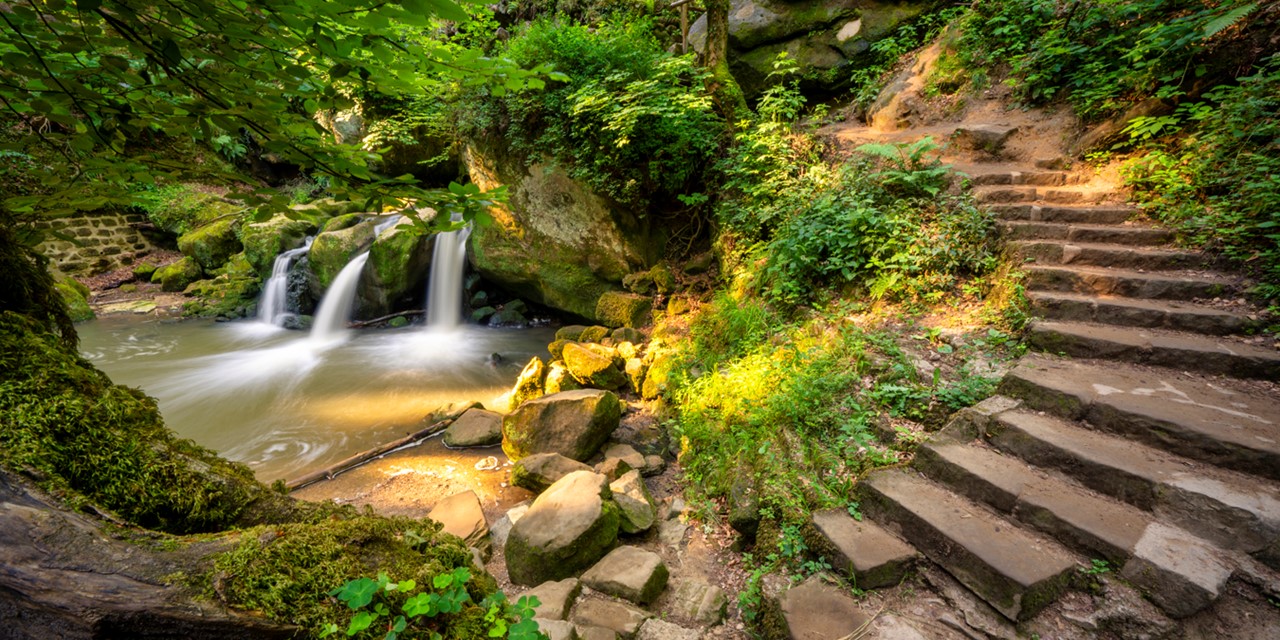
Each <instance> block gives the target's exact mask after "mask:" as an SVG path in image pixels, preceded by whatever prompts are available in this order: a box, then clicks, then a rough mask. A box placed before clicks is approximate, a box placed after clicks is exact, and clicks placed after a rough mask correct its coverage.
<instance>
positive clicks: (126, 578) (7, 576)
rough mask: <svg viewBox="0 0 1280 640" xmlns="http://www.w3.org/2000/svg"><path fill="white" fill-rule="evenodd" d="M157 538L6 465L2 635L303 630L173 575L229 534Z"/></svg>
mask: <svg viewBox="0 0 1280 640" xmlns="http://www.w3.org/2000/svg"><path fill="white" fill-rule="evenodd" d="M128 538H134V539H133V540H129V539H128ZM155 542H156V540H155V539H154V536H152V535H151V534H149V533H147V532H144V531H141V530H137V529H131V528H120V527H117V526H114V525H112V524H111V523H108V522H104V521H102V520H98V519H96V518H93V517H90V516H85V515H81V514H78V513H73V512H70V511H67V510H66V509H65V508H64V507H63V506H62V505H61V504H59V502H58V501H57V500H55V499H53V498H50V497H49V496H47V495H45V494H44V493H43V492H41V491H40V490H38V489H36V488H35V487H34V486H33V485H32V483H30V482H28V481H27V480H26V479H24V478H21V477H19V476H16V475H14V474H11V473H9V472H8V471H5V470H3V469H0V637H5V638H22V639H28V638H30V639H33V640H34V639H44V638H49V639H54V638H58V639H70V640H82V639H90V638H173V639H174V640H178V639H191V640H213V639H222V638H226V639H231V638H271V639H274V638H291V637H294V635H295V634H296V633H297V632H298V629H297V628H295V627H289V626H285V625H280V624H275V623H271V622H267V621H263V620H260V619H258V618H254V617H250V616H246V615H240V614H236V613H234V612H229V611H227V610H225V609H221V608H219V607H216V606H214V605H212V604H209V603H207V602H202V601H201V598H200V594H199V593H196V592H195V590H193V589H190V588H188V587H184V586H181V585H177V584H173V582H174V580H173V578H171V577H170V576H178V575H182V574H186V575H195V574H196V573H197V572H199V571H200V567H201V566H202V565H203V564H205V560H204V559H205V558H207V557H208V555H209V554H212V553H215V552H218V551H224V550H226V549H227V548H229V547H230V545H231V542H230V541H226V542H223V541H220V540H217V539H215V540H212V541H205V542H200V543H197V544H193V545H189V546H185V548H180V549H179V550H177V551H167V550H163V549H162V548H159V546H158V545H156V544H155Z"/></svg>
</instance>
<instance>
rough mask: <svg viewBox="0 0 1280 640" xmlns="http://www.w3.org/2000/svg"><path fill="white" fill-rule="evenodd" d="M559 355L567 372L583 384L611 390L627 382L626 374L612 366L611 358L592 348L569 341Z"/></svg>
mask: <svg viewBox="0 0 1280 640" xmlns="http://www.w3.org/2000/svg"><path fill="white" fill-rule="evenodd" d="M561 355H563V356H564V364H565V367H566V368H567V369H568V370H569V373H570V374H571V375H572V376H573V377H574V379H575V380H577V381H578V382H579V383H581V384H582V385H584V386H588V387H594V388H597V389H610V390H613V389H617V388H618V387H621V386H622V385H624V384H626V383H627V378H626V376H624V375H623V374H622V372H621V371H619V370H618V368H617V367H616V366H614V363H613V358H611V357H609V356H608V355H605V354H602V353H599V352H597V351H596V350H594V349H589V348H587V347H585V346H582V345H580V344H578V343H576V342H571V343H569V344H567V345H565V346H564V351H563V352H561Z"/></svg>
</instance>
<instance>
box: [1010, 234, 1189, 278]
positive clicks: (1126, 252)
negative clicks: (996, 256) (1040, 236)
mask: <svg viewBox="0 0 1280 640" xmlns="http://www.w3.org/2000/svg"><path fill="white" fill-rule="evenodd" d="M1010 244H1011V246H1012V248H1013V251H1014V255H1016V256H1018V257H1020V258H1021V259H1022V260H1023V261H1024V262H1035V263H1038V264H1050V265H1052V264H1074V265H1084V266H1090V267H1115V268H1119V269H1142V270H1145V271H1167V270H1173V269H1191V268H1195V267H1202V266H1204V264H1205V263H1206V262H1210V260H1208V259H1207V258H1206V257H1205V256H1204V254H1202V253H1198V252H1195V251H1183V250H1179V249H1155V248H1149V247H1135V246H1132V245H1124V244H1107V243H1096V242H1071V241H1065V240H1015V241H1013V242H1012V243H1010Z"/></svg>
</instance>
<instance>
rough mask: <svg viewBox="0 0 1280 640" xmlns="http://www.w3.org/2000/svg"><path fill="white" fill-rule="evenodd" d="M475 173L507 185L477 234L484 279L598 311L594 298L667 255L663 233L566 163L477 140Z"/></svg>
mask: <svg viewBox="0 0 1280 640" xmlns="http://www.w3.org/2000/svg"><path fill="white" fill-rule="evenodd" d="M466 159H467V165H468V169H469V171H470V175H471V179H472V181H473V182H475V183H476V184H478V185H479V186H480V187H482V188H485V189H491V188H496V187H498V186H501V185H506V186H507V187H508V188H509V190H510V191H509V193H510V197H509V199H508V201H507V203H506V205H504V206H499V207H495V208H493V209H492V210H491V211H490V213H491V215H492V224H487V225H480V226H477V227H476V228H475V230H474V231H473V232H472V234H471V239H470V247H471V253H470V257H471V262H472V264H473V265H474V266H475V267H476V269H477V270H478V271H479V272H480V273H481V274H482V275H483V276H484V277H485V279H486V280H489V281H492V282H496V283H498V284H501V285H502V286H503V287H505V288H507V289H509V290H512V291H520V292H521V295H522V296H524V297H526V298H528V299H529V300H532V301H534V302H538V303H541V304H544V305H546V306H549V307H552V308H555V309H559V310H562V311H567V312H569V313H572V314H575V315H578V316H582V317H584V318H594V317H595V313H596V299H597V298H599V297H600V295H601V294H603V293H605V292H606V291H610V290H612V289H615V288H616V287H617V284H618V283H620V282H621V281H622V278H623V276H625V275H627V274H628V273H631V272H633V271H636V270H640V269H647V268H648V267H649V265H650V264H652V263H653V262H655V261H656V260H657V257H658V255H660V254H661V251H662V245H663V233H662V230H661V229H658V228H656V227H654V226H652V225H651V223H650V220H649V218H648V217H645V216H642V215H640V214H641V213H642V212H634V211H629V210H627V209H625V208H623V207H621V206H619V205H617V204H615V203H613V202H610V201H608V200H607V199H605V198H602V197H600V196H599V195H596V194H595V193H593V192H591V191H590V190H588V189H586V188H585V187H584V186H583V185H581V184H579V183H577V182H575V181H573V180H572V179H570V178H569V177H568V176H567V175H566V174H565V173H564V171H563V170H561V169H559V168H556V167H553V166H545V165H538V164H534V165H532V166H526V162H525V159H524V158H520V157H515V156H512V155H511V154H510V153H509V152H507V151H506V150H505V149H503V148H501V147H500V146H499V145H497V144H490V143H488V142H480V141H473V142H472V144H471V146H470V147H469V149H468V152H467V154H466Z"/></svg>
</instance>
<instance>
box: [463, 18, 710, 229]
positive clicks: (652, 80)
mask: <svg viewBox="0 0 1280 640" xmlns="http://www.w3.org/2000/svg"><path fill="white" fill-rule="evenodd" d="M505 55H506V56H508V57H510V58H511V59H513V60H515V61H516V62H518V63H519V64H521V65H525V66H532V65H551V66H552V67H554V68H555V69H557V70H560V71H563V72H565V73H567V74H569V75H568V76H565V75H560V76H556V77H557V78H559V79H560V81H557V82H552V83H551V84H550V85H549V86H548V87H547V88H546V90H544V91H541V92H527V93H522V94H519V95H503V96H495V95H492V94H490V95H487V96H481V97H478V98H476V99H475V100H474V101H473V102H472V103H471V104H470V105H468V106H466V107H464V109H463V113H462V126H463V127H464V129H467V130H470V131H472V132H473V133H489V134H495V135H500V136H502V138H503V139H504V141H505V142H506V143H507V144H509V145H510V146H511V147H512V148H513V149H515V150H517V151H519V152H522V153H524V154H525V155H526V156H527V157H528V159H529V161H530V162H536V161H539V160H540V159H550V160H554V161H555V162H557V163H559V164H560V165H561V166H563V167H564V168H565V169H566V170H567V171H568V172H569V174H570V175H571V176H572V177H574V178H575V179H578V180H581V181H583V182H584V183H586V184H587V185H588V186H590V187H591V188H592V189H594V190H595V191H596V192H598V193H600V194H602V195H605V196H607V197H609V198H612V199H614V200H616V201H618V202H621V203H624V204H627V205H631V206H634V207H636V208H638V209H640V210H646V209H648V208H649V207H650V206H651V205H653V204H655V203H663V202H674V201H675V199H676V196H678V195H681V194H686V193H688V192H691V191H695V190H696V187H697V186H698V184H699V180H700V178H701V175H702V171H703V169H704V168H705V167H706V166H707V165H708V164H709V162H710V159H711V158H712V156H713V154H714V153H715V152H716V151H717V149H718V146H719V138H720V136H721V132H722V130H723V126H722V125H723V123H722V121H721V120H720V119H719V117H718V116H717V115H716V114H715V111H714V109H713V107H712V104H711V100H710V97H709V95H708V94H707V93H706V91H705V90H704V77H705V76H704V73H703V71H702V70H701V69H699V68H698V67H697V66H696V65H695V64H694V61H693V58H692V57H691V56H671V55H670V54H667V53H666V52H664V51H663V50H662V48H661V46H660V44H659V43H658V41H657V39H656V38H654V36H653V35H652V32H651V23H649V22H648V21H646V20H638V21H631V22H627V23H607V24H605V25H602V26H599V27H596V28H594V29H592V28H588V27H586V26H582V25H570V24H564V23H561V22H556V21H552V20H548V19H541V20H538V21H535V22H533V23H532V24H530V25H529V26H528V27H527V28H526V29H525V30H524V31H522V32H521V33H520V34H519V35H518V36H517V37H515V38H513V39H512V40H511V42H510V44H509V46H508V48H507V50H506V51H505Z"/></svg>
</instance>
